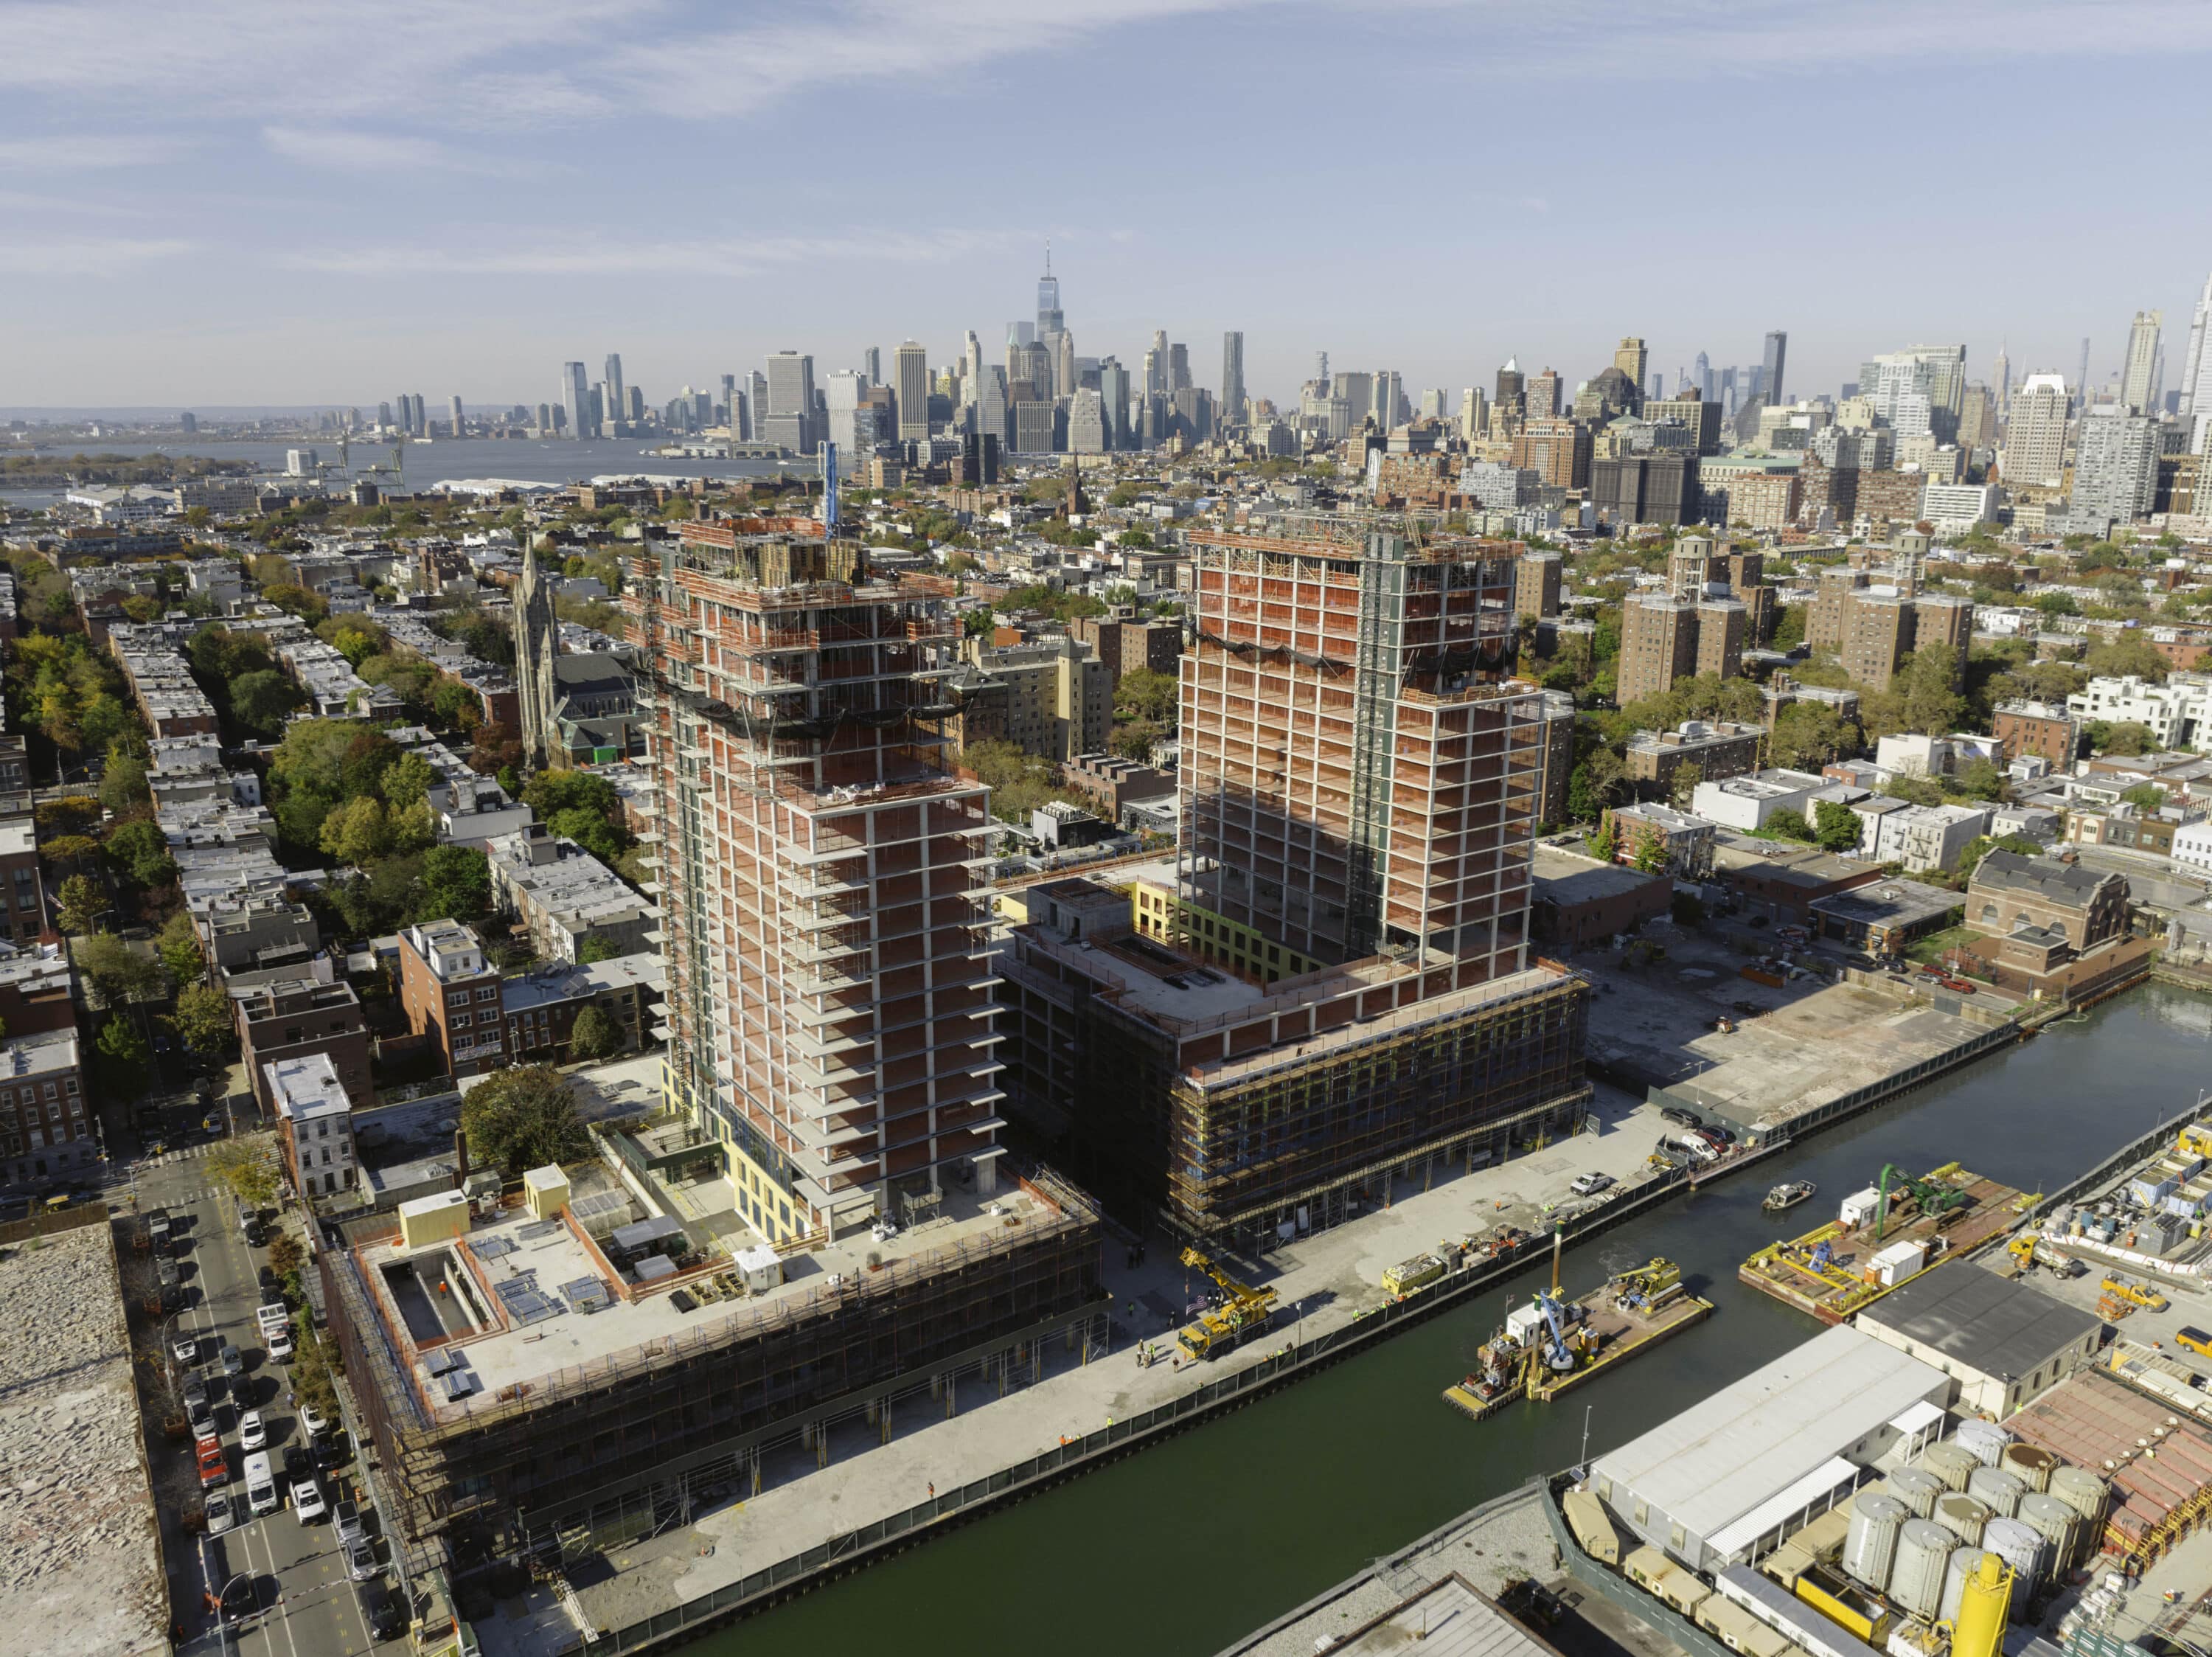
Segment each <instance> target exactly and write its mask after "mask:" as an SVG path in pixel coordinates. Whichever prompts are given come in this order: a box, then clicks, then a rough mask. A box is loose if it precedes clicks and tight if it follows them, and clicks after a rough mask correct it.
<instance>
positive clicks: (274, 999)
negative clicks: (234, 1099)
mask: <svg viewBox="0 0 2212 1657" xmlns="http://www.w3.org/2000/svg"><path fill="white" fill-rule="evenodd" d="M325 969H326V972H325V976H324V977H320V978H319V977H316V976H313V975H311V974H303V975H302V976H301V977H300V978H291V979H280V980H278V981H276V982H274V983H269V984H251V985H243V986H240V985H234V986H233V987H232V989H231V992H230V996H231V1013H232V1016H233V1017H234V1019H235V1020H236V1021H237V1024H238V1038H239V1046H240V1057H241V1059H242V1061H243V1063H244V1064H245V1066H246V1079H247V1081H248V1082H249V1083H250V1085H251V1086H252V1089H253V1096H254V1098H255V1099H256V1100H258V1102H259V1104H260V1106H261V1108H262V1110H263V1112H264V1113H265V1112H267V1111H268V1110H269V1109H270V1106H272V1104H273V1103H274V1102H275V1100H274V1096H273V1095H272V1094H271V1093H270V1091H269V1086H268V1073H269V1072H270V1070H272V1069H276V1067H278V1066H279V1065H285V1064H295V1063H300V1062H301V1061H304V1060H306V1059H308V1058H320V1059H323V1060H325V1062H327V1063H329V1065H330V1066H331V1073H332V1074H333V1075H336V1076H337V1080H338V1083H339V1085H340V1086H341V1087H343V1088H344V1089H345V1091H346V1094H347V1096H348V1097H349V1099H351V1100H352V1101H353V1103H354V1105H355V1106H356V1108H359V1109H363V1110H365V1109H367V1108H368V1106H371V1105H374V1103H376V1088H375V1084H374V1082H373V1081H371V1079H370V1076H369V1067H368V1051H369V1041H368V1017H367V1015H366V1014H363V1012H362V1005H361V997H360V996H356V994H355V993H354V990H353V986H352V985H351V984H347V983H345V982H344V981H343V979H340V980H337V981H336V982H331V980H330V979H329V978H328V977H327V964H325Z"/></svg>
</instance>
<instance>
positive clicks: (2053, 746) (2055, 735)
mask: <svg viewBox="0 0 2212 1657" xmlns="http://www.w3.org/2000/svg"><path fill="white" fill-rule="evenodd" d="M1990 730H1991V731H1992V732H1993V733H1994V734H1996V739H1997V740H1998V741H2000V742H2002V744H2004V751H2005V752H2006V753H2008V754H2010V755H2015V756H2017V755H2020V754H2024V753H2032V754H2037V755H2039V756H2041V757H2042V758H2045V759H2047V760H2049V761H2050V762H2051V768H2052V769H2053V770H2055V771H2070V770H2072V769H2073V765H2074V759H2075V755H2077V754H2078V753H2080V752H2081V719H2080V718H2079V716H2076V715H2075V714H2072V713H2069V711H2067V710H2065V709H2064V708H2061V707H2056V706H2054V705H2052V704H2050V703H2047V702H2008V703H2006V704H2003V705H2002V707H2000V708H1998V709H1997V710H1996V711H1995V712H1994V713H1993V714H1992V715H1991V716H1990Z"/></svg>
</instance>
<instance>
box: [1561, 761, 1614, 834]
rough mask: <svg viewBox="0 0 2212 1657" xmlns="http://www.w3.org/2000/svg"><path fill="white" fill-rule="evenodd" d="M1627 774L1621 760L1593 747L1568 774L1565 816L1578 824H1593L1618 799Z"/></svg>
mask: <svg viewBox="0 0 2212 1657" xmlns="http://www.w3.org/2000/svg"><path fill="white" fill-rule="evenodd" d="M1626 783H1627V771H1626V767H1624V766H1623V765H1622V764H1621V762H1620V755H1619V754H1617V753H1615V752H1613V750H1612V749H1611V748H1608V747H1603V746H1600V747H1594V748H1592V749H1591V750H1590V751H1589V755H1588V756H1587V757H1586V758H1583V761H1582V763H1581V764H1579V765H1577V766H1576V767H1575V768H1574V770H1573V771H1570V772H1569V773H1568V774H1567V815H1568V816H1569V817H1571V818H1572V819H1574V820H1575V821H1576V822H1577V823H1588V822H1592V821H1595V819H1597V817H1598V816H1599V815H1600V813H1602V812H1603V811H1604V810H1605V809H1606V808H1607V807H1608V806H1611V805H1613V803H1614V802H1615V801H1618V800H1619V799H1620V797H1621V793H1622V790H1623V789H1624V788H1625V787H1626Z"/></svg>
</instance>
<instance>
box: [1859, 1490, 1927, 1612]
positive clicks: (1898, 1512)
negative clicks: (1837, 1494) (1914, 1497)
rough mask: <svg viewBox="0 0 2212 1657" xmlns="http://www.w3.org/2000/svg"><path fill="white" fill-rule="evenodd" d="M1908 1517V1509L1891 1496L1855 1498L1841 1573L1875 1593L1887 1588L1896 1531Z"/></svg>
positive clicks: (1895, 1559)
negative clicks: (1842, 1571)
mask: <svg viewBox="0 0 2212 1657" xmlns="http://www.w3.org/2000/svg"><path fill="white" fill-rule="evenodd" d="M1911 1517H1912V1510H1911V1508H1908V1507H1906V1506H1905V1504H1904V1503H1903V1502H1899V1500H1898V1499H1897V1498H1896V1497H1895V1496H1864V1495H1862V1496H1858V1497H1857V1498H1856V1499H1855V1500H1854V1501H1853V1502H1852V1503H1851V1524H1850V1529H1849V1530H1848V1531H1846V1532H1844V1574H1845V1575H1848V1576H1850V1579H1851V1580H1852V1581H1855V1582H1857V1583H1858V1584H1860V1585H1861V1586H1862V1587H1868V1588H1871V1589H1872V1590H1874V1592H1875V1593H1881V1591H1882V1590H1883V1589H1884V1588H1886V1587H1888V1586H1889V1572H1890V1567H1891V1566H1893V1564H1895V1563H1897V1532H1898V1531H1899V1528H1901V1527H1902V1526H1903V1525H1904V1523H1905V1520H1908V1519H1910V1518H1911Z"/></svg>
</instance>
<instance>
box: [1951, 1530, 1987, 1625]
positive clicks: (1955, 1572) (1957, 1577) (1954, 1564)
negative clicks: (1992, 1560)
mask: <svg viewBox="0 0 2212 1657" xmlns="http://www.w3.org/2000/svg"><path fill="white" fill-rule="evenodd" d="M1980 1563H1982V1550H1980V1549H1979V1548H1961V1549H1960V1550H1958V1551H1957V1552H1956V1553H1954V1554H1953V1555H1952V1556H1951V1557H1950V1560H1949V1563H1947V1564H1945V1566H1944V1567H1943V1599H1942V1621H1944V1622H1946V1623H1955V1622H1957V1621H1958V1620H1959V1602H1960V1600H1961V1599H1965V1598H1966V1576H1967V1574H1968V1573H1969V1572H1971V1571H1972V1570H1973V1569H1974V1568H1975V1567H1977V1566H1978V1565H1979V1564H1980Z"/></svg>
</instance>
